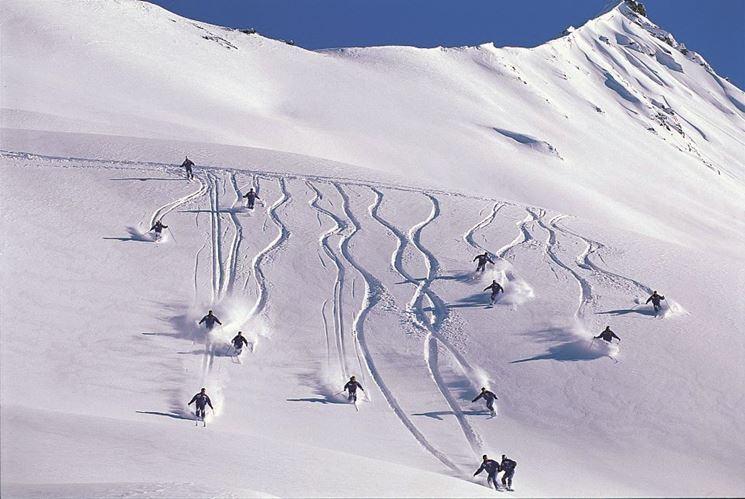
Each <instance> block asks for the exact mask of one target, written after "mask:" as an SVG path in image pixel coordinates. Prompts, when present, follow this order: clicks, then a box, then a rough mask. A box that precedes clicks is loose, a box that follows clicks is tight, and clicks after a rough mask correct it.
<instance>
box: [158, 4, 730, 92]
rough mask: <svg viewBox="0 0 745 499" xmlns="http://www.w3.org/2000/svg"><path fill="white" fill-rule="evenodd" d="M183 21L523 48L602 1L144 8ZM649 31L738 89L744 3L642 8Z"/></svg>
mask: <svg viewBox="0 0 745 499" xmlns="http://www.w3.org/2000/svg"><path fill="white" fill-rule="evenodd" d="M151 1H152V2H153V3H156V4H158V5H160V6H162V7H164V8H166V9H168V10H170V11H173V12H176V13H177V14H180V15H182V16H185V17H189V18H192V19H198V20H200V21H206V22H209V23H213V24H219V25H223V26H232V27H241V28H244V27H253V28H256V29H257V30H258V31H259V32H260V33H262V34H264V35H266V36H269V37H272V38H280V39H292V40H295V42H296V43H297V44H298V45H300V46H302V47H305V48H309V49H318V48H332V47H360V46H371V45H414V46H418V47H434V46H438V45H442V46H462V45H477V44H480V43H484V42H488V41H491V42H494V44H495V45H497V46H505V45H511V46H521V47H530V46H535V45H539V44H541V43H543V42H544V41H546V40H549V39H551V38H555V37H556V36H558V35H559V33H561V31H562V30H563V29H564V28H565V27H566V26H569V25H575V26H578V25H580V24H583V23H584V22H585V21H587V20H588V19H591V18H593V17H595V16H597V15H598V14H599V13H600V12H602V11H603V10H605V8H606V7H607V6H608V5H613V4H615V2H609V1H608V0H447V1H446V0H208V1H207V0H151ZM643 3H644V5H645V6H646V8H647V14H648V16H649V17H650V19H652V20H653V21H654V22H655V23H656V24H658V25H659V26H661V27H662V28H664V29H666V30H668V31H670V32H671V33H673V35H674V36H675V37H676V39H678V41H681V42H683V43H685V44H686V45H687V46H688V48H690V49H692V50H695V51H696V52H699V53H701V54H702V55H703V56H704V58H706V60H707V61H709V63H710V64H711V65H712V66H713V67H714V68H715V69H716V71H717V72H718V73H719V74H721V75H723V76H728V77H729V78H730V80H731V81H732V82H733V83H734V84H736V85H737V86H738V87H740V88H745V0H648V1H644V2H643Z"/></svg>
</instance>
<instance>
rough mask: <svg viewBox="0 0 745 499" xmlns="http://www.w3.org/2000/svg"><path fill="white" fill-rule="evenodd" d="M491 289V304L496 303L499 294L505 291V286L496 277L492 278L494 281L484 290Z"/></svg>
mask: <svg viewBox="0 0 745 499" xmlns="http://www.w3.org/2000/svg"><path fill="white" fill-rule="evenodd" d="M488 290H491V304H492V305H494V303H495V302H496V301H497V294H499V293H504V288H503V287H502V285H501V284H499V283H498V282H497V280H496V279H492V282H491V284H490V285H489V286H487V287H485V288H484V291H488Z"/></svg>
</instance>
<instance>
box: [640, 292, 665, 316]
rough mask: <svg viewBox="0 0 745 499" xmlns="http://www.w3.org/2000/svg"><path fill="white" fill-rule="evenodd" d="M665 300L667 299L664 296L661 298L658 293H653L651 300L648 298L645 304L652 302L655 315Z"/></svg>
mask: <svg viewBox="0 0 745 499" xmlns="http://www.w3.org/2000/svg"><path fill="white" fill-rule="evenodd" d="M664 299H665V297H664V296H661V295H658V294H657V291H652V296H650V297H649V298H647V301H646V302H644V303H649V302H650V301H651V302H652V306H653V307H654V311H655V313H657V312H659V311H660V309H661V308H662V305H660V301H661V300H664Z"/></svg>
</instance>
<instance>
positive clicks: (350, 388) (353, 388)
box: [342, 376, 365, 404]
mask: <svg viewBox="0 0 745 499" xmlns="http://www.w3.org/2000/svg"><path fill="white" fill-rule="evenodd" d="M357 388H359V389H360V390H362V391H363V392H364V391H365V389H364V388H362V385H360V383H359V381H357V379H356V378H355V377H354V376H352V377H351V378H349V381H347V384H346V385H344V390H342V391H347V392H348V393H349V396H348V397H347V400H349V401H350V402H352V403H353V404H354V403H357Z"/></svg>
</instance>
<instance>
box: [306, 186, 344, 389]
mask: <svg viewBox="0 0 745 499" xmlns="http://www.w3.org/2000/svg"><path fill="white" fill-rule="evenodd" d="M305 183H306V185H307V186H308V187H310V189H311V190H312V191H313V193H314V196H313V199H311V200H310V202H309V204H310V206H311V207H312V208H313V209H315V210H316V212H317V213H318V215H319V221H320V215H321V214H323V215H325V216H326V217H328V218H329V219H330V220H331V221H332V222H333V223H334V226H333V227H331V228H330V229H329V230H327V231H326V232H324V233H323V234H321V236H320V238H319V240H318V242H319V244H320V246H321V248H322V249H323V251H324V253H325V254H326V256H327V257H328V258H329V259H330V260H331V261H332V262H333V264H334V267H335V268H336V277H335V279H334V299H333V303H332V315H333V318H334V340H335V343H336V351H337V354H338V358H339V368H340V369H341V372H342V374H343V375H344V377H345V378H346V377H347V376H348V375H349V367H348V366H347V360H346V351H345V342H344V314H343V293H344V278H345V271H344V266H343V265H342V263H341V259H340V258H339V257H338V256H337V255H336V253H334V250H333V249H332V248H331V245H330V244H329V238H330V237H331V236H333V235H341V234H342V233H343V232H344V230H345V229H346V223H345V222H344V221H343V220H342V219H341V218H340V217H338V216H337V215H335V214H334V213H333V212H331V211H329V210H327V209H326V208H323V207H321V206H320V205H319V204H318V203H319V201H321V200H322V199H323V195H322V194H321V191H320V190H319V189H318V188H317V187H316V186H315V185H313V183H312V182H310V181H306V182H305ZM322 261H323V260H322ZM326 303H327V302H326V301H324V302H323V309H322V311H321V313H322V315H323V320H324V325H326V315H325V307H326ZM326 330H328V329H326ZM326 335H327V337H328V333H326ZM326 343H327V354H328V355H330V351H329V350H328V345H329V343H330V342H329V341H328V340H327V342H326Z"/></svg>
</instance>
